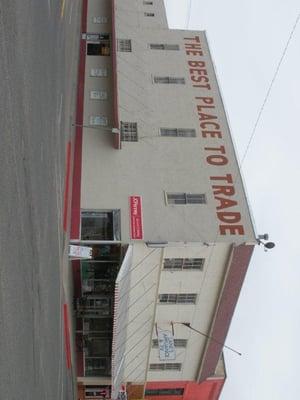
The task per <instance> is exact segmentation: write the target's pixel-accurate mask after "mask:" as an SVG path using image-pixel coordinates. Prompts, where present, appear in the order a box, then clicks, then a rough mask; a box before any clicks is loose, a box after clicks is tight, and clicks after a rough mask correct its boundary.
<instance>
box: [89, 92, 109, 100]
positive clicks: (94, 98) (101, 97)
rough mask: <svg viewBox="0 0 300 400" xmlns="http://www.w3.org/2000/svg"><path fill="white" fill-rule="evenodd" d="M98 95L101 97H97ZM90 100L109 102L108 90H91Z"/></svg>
mask: <svg viewBox="0 0 300 400" xmlns="http://www.w3.org/2000/svg"><path fill="white" fill-rule="evenodd" d="M96 93H98V94H99V96H96ZM93 94H94V96H93ZM90 100H101V101H105V100H108V94H107V90H97V89H94V90H90Z"/></svg>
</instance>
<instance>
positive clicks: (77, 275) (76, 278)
mask: <svg viewBox="0 0 300 400" xmlns="http://www.w3.org/2000/svg"><path fill="white" fill-rule="evenodd" d="M72 272H73V274H72V276H73V287H74V298H79V297H81V296H82V293H81V270H80V260H72Z"/></svg>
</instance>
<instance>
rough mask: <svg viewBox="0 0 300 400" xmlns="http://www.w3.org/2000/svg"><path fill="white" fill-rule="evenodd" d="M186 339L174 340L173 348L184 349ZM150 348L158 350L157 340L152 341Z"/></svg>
mask: <svg viewBox="0 0 300 400" xmlns="http://www.w3.org/2000/svg"><path fill="white" fill-rule="evenodd" d="M187 343H188V339H174V346H175V347H176V348H186V347H187ZM152 348H153V349H158V339H152Z"/></svg>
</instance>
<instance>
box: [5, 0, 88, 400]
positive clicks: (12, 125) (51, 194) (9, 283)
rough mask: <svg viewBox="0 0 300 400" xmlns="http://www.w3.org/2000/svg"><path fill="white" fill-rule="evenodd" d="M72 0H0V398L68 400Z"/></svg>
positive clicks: (76, 7)
mask: <svg viewBox="0 0 300 400" xmlns="http://www.w3.org/2000/svg"><path fill="white" fill-rule="evenodd" d="M80 8H81V1H80V0H72V1H71V0H0V54H1V57H0V72H1V79H0V122H1V127H0V144H1V150H0V168H1V175H0V201H1V202H0V398H1V400H20V399H22V400H45V399H53V400H54V399H55V400H60V399H72V398H73V385H72V379H71V378H72V377H71V372H70V370H67V369H66V362H65V354H64V335H63V326H62V304H63V302H64V293H63V290H62V283H61V276H62V268H63V265H62V264H63V263H62V254H63V249H64V246H65V244H66V243H65V237H64V233H63V230H62V212H63V195H64V193H63V191H64V174H65V151H66V143H67V141H68V140H69V139H70V137H71V135H72V130H71V119H72V116H74V113H75V105H74V104H75V93H76V74H77V65H78V64H77V63H78V43H79V24H80V15H79V14H80Z"/></svg>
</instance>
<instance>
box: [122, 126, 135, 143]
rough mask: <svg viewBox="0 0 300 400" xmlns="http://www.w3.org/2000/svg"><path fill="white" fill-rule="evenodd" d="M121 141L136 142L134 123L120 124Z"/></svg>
mask: <svg viewBox="0 0 300 400" xmlns="http://www.w3.org/2000/svg"><path fill="white" fill-rule="evenodd" d="M121 140H122V141H124V142H137V141H138V132H137V123H136V122H121Z"/></svg>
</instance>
